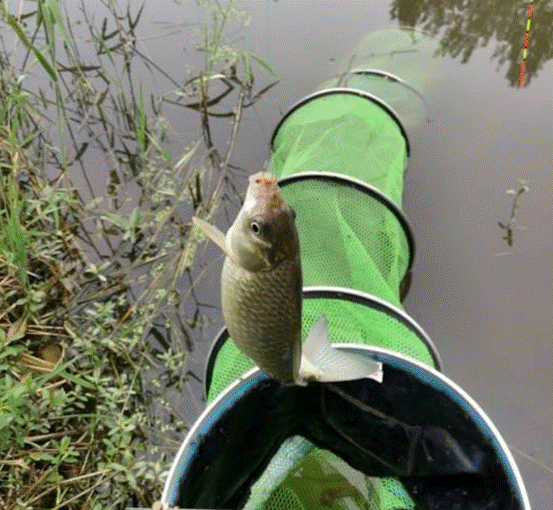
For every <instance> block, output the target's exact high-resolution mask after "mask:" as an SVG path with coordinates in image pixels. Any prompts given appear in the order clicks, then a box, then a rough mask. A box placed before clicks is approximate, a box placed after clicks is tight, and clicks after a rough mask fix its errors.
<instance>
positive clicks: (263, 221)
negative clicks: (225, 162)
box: [226, 172, 300, 272]
mask: <svg viewBox="0 0 553 510" xmlns="http://www.w3.org/2000/svg"><path fill="white" fill-rule="evenodd" d="M226 246H227V251H228V255H229V257H230V259H231V260H232V261H233V262H234V263H235V264H238V265H239V266H241V267H242V268H244V269H246V270H248V271H253V272H255V271H270V270H271V269H274V268H275V267H276V266H278V265H279V264H280V263H281V262H282V261H283V260H287V259H291V258H297V259H298V260H299V251H300V248H299V237H298V232H297V229H296V225H295V212H294V210H293V209H292V207H291V206H290V205H288V204H287V203H286V201H285V200H284V198H283V196H282V194H281V191H280V188H279V187H278V184H277V180H276V177H275V176H274V175H272V174H270V173H268V172H258V173H257V174H254V175H252V176H251V177H250V178H249V185H248V190H247V192H246V198H245V200H244V205H243V206H242V209H241V210H240V213H239V214H238V216H237V218H236V220H235V221H234V223H233V225H232V226H231V228H230V229H229V231H228V232H227V235H226Z"/></svg>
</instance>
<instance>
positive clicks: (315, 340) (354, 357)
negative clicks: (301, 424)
mask: <svg viewBox="0 0 553 510" xmlns="http://www.w3.org/2000/svg"><path fill="white" fill-rule="evenodd" d="M299 378H300V379H301V380H302V381H303V382H304V383H305V382H306V381H319V382H339V381H353V380H355V379H364V378H370V379H374V380H375V381H377V382H380V383H381V382H382V378H383V372H382V363H378V362H376V361H373V360H372V359H370V358H368V357H366V356H363V355H360V354H354V353H352V352H347V351H344V350H340V349H336V348H335V347H333V346H332V344H331V343H330V341H329V339H328V322H327V320H326V317H325V316H324V315H323V316H322V317H321V318H320V319H319V320H318V321H317V323H316V324H315V326H313V329H312V330H311V332H310V333H309V335H308V336H307V338H306V339H305V341H304V342H303V344H302V357H301V365H300V371H299Z"/></svg>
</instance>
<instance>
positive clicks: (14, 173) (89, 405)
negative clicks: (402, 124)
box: [0, 0, 274, 510]
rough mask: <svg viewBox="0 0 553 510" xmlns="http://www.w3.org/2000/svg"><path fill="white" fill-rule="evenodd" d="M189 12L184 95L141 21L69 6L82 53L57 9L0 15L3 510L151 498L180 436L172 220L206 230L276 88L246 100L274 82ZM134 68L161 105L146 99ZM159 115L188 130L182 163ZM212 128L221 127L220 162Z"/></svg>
mask: <svg viewBox="0 0 553 510" xmlns="http://www.w3.org/2000/svg"><path fill="white" fill-rule="evenodd" d="M167 1H169V0H167ZM202 3H203V4H204V6H205V8H206V12H207V15H208V22H207V24H206V25H205V26H204V27H203V28H202V30H201V38H200V44H199V46H200V48H199V49H200V51H202V52H203V55H204V68H203V69H199V70H197V72H196V74H195V75H193V76H192V77H190V76H187V77H184V76H171V75H170V73H169V72H167V71H165V70H163V69H162V68H161V67H160V66H158V65H157V64H156V63H155V62H153V61H152V60H151V59H150V58H148V57H147V56H146V55H145V54H144V52H142V51H141V45H140V39H139V37H138V35H137V32H138V28H139V23H140V20H141V15H142V12H143V8H145V7H144V5H143V4H135V3H134V2H129V3H128V4H122V3H120V2H116V1H114V0H110V1H108V2H106V4H105V7H106V15H105V17H104V18H102V19H100V20H99V19H97V18H95V13H94V12H92V10H91V4H90V3H88V2H85V1H84V0H83V1H82V2H81V8H82V24H83V25H84V26H85V27H86V28H87V29H88V41H89V42H88V44H89V45H91V46H92V48H93V50H94V51H89V52H82V47H81V46H79V45H77V41H76V37H75V35H74V34H73V29H72V26H71V23H70V22H69V20H68V19H67V17H66V10H65V6H64V4H63V2H61V1H57V0H39V1H37V2H31V1H28V2H22V3H21V5H18V6H17V8H16V5H15V3H14V4H13V5H12V4H11V3H9V2H3V3H1V4H0V24H1V25H3V26H2V27H1V28H2V29H3V31H2V32H0V508H3V509H6V510H16V509H17V510H27V509H45V508H48V509H55V510H58V509H62V508H64V509H94V510H98V509H101V508H115V509H117V508H125V507H126V506H151V505H152V504H153V503H154V501H155V500H156V499H157V498H159V496H160V495H161V490H162V488H163V482H164V476H163V474H164V473H166V471H167V470H168V469H169V467H170V464H171V462H172V459H173V457H174V455H175V453H176V451H177V449H178V447H179V444H180V441H181V439H182V438H183V434H184V433H185V431H186V429H187V427H188V424H187V423H185V421H184V420H183V417H182V414H181V412H180V409H179V406H178V405H177V403H176V402H175V398H174V397H175V395H179V394H181V393H183V392H184V391H185V390H186V389H187V386H188V384H189V377H190V374H189V373H188V372H187V369H186V362H187V359H188V356H189V354H190V347H191V345H190V328H191V327H192V325H193V323H194V321H195V320H197V317H186V316H185V315H184V314H183V312H182V310H183V309H184V308H185V305H186V303H187V302H188V300H190V299H191V298H193V295H194V293H193V285H194V284H195V282H194V281H193V280H192V277H191V276H190V277H189V278H183V275H186V273H189V274H190V275H192V271H191V270H192V264H193V261H194V257H195V252H196V247H197V243H198V234H197V233H196V232H195V231H193V230H192V228H191V223H190V217H188V216H186V217H184V216H183V213H182V211H183V210H186V211H192V210H194V211H195V213H196V214H198V215H200V216H203V217H205V218H213V217H214V216H215V215H216V214H217V211H218V207H219V204H220V201H221V198H222V197H223V196H224V194H225V192H226V183H227V180H228V178H229V177H230V172H231V170H230V169H229V160H230V159H231V157H232V152H233V150H234V147H235V141H236V134H237V131H238V128H239V125H240V120H241V113H242V111H243V109H244V108H247V107H248V106H251V105H252V104H254V103H255V102H256V101H257V100H258V99H259V98H260V97H261V95H262V94H263V93H264V92H265V91H266V90H268V88H270V87H271V86H273V85H274V84H271V85H269V86H268V87H265V88H264V89H262V90H259V91H256V90H254V85H253V84H254V72H257V71H263V72H270V73H272V70H271V69H270V67H269V66H268V65H267V64H266V63H265V62H263V61H262V60H261V59H260V58H259V57H258V56H256V55H252V54H250V53H248V52H244V51H241V50H239V49H237V48H235V47H232V46H231V45H230V44H229V43H228V42H227V40H226V36H225V34H226V31H227V29H228V26H229V24H230V23H232V24H236V23H241V24H244V23H245V22H247V21H248V17H247V14H246V13H245V11H244V10H243V9H241V8H240V7H239V5H238V4H237V3H236V2H234V1H230V2H228V3H227V4H225V5H222V3H221V2H219V1H217V0H213V1H212V2H202ZM19 7H21V9H20V8H19ZM156 8H157V7H156ZM20 13H25V14H20ZM10 37H11V38H10ZM39 41H40V43H39ZM79 44H83V43H79ZM81 52H82V53H86V54H88V55H94V56H93V57H90V58H89V59H88V60H85V59H83V58H82V57H81V56H80V55H81ZM254 64H255V65H256V66H258V67H257V70H256V69H255V68H254ZM136 66H145V67H146V68H147V69H150V70H151V71H152V73H160V75H162V76H164V78H167V79H168V81H169V82H170V83H172V84H173V86H174V89H173V90H169V91H164V92H163V93H162V94H159V95H156V94H155V93H154V92H151V91H148V90H147V89H146V87H145V86H144V85H143V84H142V83H139V82H137V81H136V78H135V75H134V74H133V73H134V69H135V67H136ZM273 74H274V73H273ZM31 75H32V76H34V77H37V76H39V77H40V78H41V79H43V80H44V84H43V85H42V87H41V88H38V87H37V86H36V85H35V86H32V85H30V83H31V82H30V81H29V76H31ZM33 83H36V82H35V81H33ZM221 90H224V92H223V93H221V92H220V91H221ZM167 103H171V104H172V105H178V106H180V107H182V108H183V109H186V110H187V111H191V110H192V111H195V112H197V113H196V115H197V116H198V119H199V121H200V122H199V125H200V126H201V128H200V129H199V130H198V134H197V137H196V138H195V139H191V140H188V141H187V143H186V146H185V148H184V149H183V150H182V151H181V152H180V153H178V154H173V153H172V150H173V151H174V145H172V144H171V131H170V128H169V126H168V125H166V123H165V122H164V117H163V108H164V106H165V105H166V104H167ZM213 116H218V117H221V116H222V117H228V118H229V119H230V120H231V123H230V124H229V132H228V143H226V144H225V145H224V147H223V148H219V147H217V146H216V145H215V144H214V143H213V141H212V140H213V138H212V136H211V118H212V117H213ZM93 150H94V151H96V154H98V153H103V154H105V155H106V159H107V160H109V169H108V175H106V179H107V180H108V185H107V188H106V192H105V194H100V195H97V194H96V193H95V191H94V187H93V185H92V182H91V179H90V176H91V173H92V172H94V171H96V168H94V167H91V166H90V165H91V163H90V161H94V159H93V158H90V157H89V155H90V154H91V152H92V151H93ZM76 182H80V183H84V184H81V185H80V187H77V186H76V184H75V183H76ZM83 186H84V187H83ZM183 281H189V282H190V283H189V284H187V285H183V283H182V282H183Z"/></svg>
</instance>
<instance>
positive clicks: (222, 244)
mask: <svg viewBox="0 0 553 510" xmlns="http://www.w3.org/2000/svg"><path fill="white" fill-rule="evenodd" d="M192 222H193V223H194V225H196V226H197V227H198V228H199V229H200V230H201V231H202V232H203V233H204V234H205V235H206V236H207V237H208V238H209V239H211V240H212V241H213V242H214V243H215V244H216V245H217V246H218V247H219V248H221V250H223V253H224V254H225V255H228V249H227V243H226V238H225V234H223V233H222V232H221V231H220V230H219V229H218V228H217V227H214V226H213V225H211V224H209V223H208V222H207V221H204V220H202V219H201V218H197V217H196V216H193V217H192Z"/></svg>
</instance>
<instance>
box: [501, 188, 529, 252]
mask: <svg viewBox="0 0 553 510" xmlns="http://www.w3.org/2000/svg"><path fill="white" fill-rule="evenodd" d="M518 182H519V187H518V190H516V191H515V190H513V189H510V190H507V193H508V194H509V195H514V197H513V204H512V206H511V215H510V216H509V219H508V220H507V222H506V223H503V222H501V221H498V222H497V224H498V225H499V227H500V228H502V229H503V230H505V233H506V234H505V236H503V237H502V238H501V239H505V241H507V244H508V245H509V246H513V230H514V228H515V227H514V223H515V222H516V212H517V208H518V201H519V199H520V197H521V196H522V194H523V193H524V192H525V191H528V189H529V188H528V183H527V182H526V181H524V180H522V179H519V181H518Z"/></svg>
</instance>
